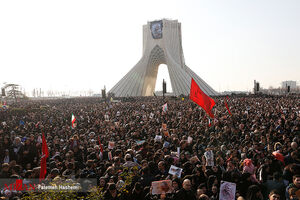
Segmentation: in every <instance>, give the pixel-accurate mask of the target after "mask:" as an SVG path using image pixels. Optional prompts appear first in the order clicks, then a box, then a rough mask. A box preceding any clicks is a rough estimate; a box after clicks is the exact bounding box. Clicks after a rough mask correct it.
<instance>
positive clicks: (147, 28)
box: [109, 19, 218, 97]
mask: <svg viewBox="0 0 300 200" xmlns="http://www.w3.org/2000/svg"><path fill="white" fill-rule="evenodd" d="M181 41H182V38H181V24H180V23H179V22H178V21H177V20H166V19H163V20H159V21H152V22H148V23H147V24H146V25H144V26H143V56H142V58H141V59H140V60H139V61H138V63H137V64H136V65H135V66H134V67H133V68H132V69H131V70H130V71H129V72H128V73H127V74H126V75H125V76H124V77H123V78H122V79H121V80H120V81H119V82H118V83H117V84H116V85H115V86H114V87H113V88H112V89H111V90H110V91H109V93H112V94H114V96H116V97H126V96H153V93H154V89H155V84H156V78H157V72H158V66H159V65H160V64H166V65H167V66H168V71H169V75H170V80H171V85H172V89H173V93H174V95H175V96H180V95H181V94H183V95H185V96H187V95H189V93H190V86H191V79H192V78H194V80H195V81H196V83H197V84H198V85H199V87H200V88H201V90H202V91H203V92H205V93H206V94H207V95H209V96H216V95H218V93H217V92H216V91H215V90H213V89H212V88H211V87H210V86H209V85H208V84H207V83H206V82H204V81H203V80H202V79H201V78H200V77H199V76H198V75H197V74H195V73H194V72H193V71H192V70H191V69H190V68H189V67H188V66H186V65H185V62H184V56H183V51H182V43H181Z"/></svg>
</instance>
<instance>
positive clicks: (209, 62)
mask: <svg viewBox="0 0 300 200" xmlns="http://www.w3.org/2000/svg"><path fill="white" fill-rule="evenodd" d="M299 10H300V1H299V0H286V1H282V0H251V1H249V0H207V1H202V0H182V1H178V0H177V1H176V0H151V1H144V0H126V1H124V0H118V1H117V0H110V1H107V0H106V1H101V0H88V1H86V0H85V1H83V0H82V1H78V0H69V1H68V0H51V1H43V0H36V1H30V0H26V1H24V0H22V1H17V0H16V1H0V69H1V75H0V85H1V86H2V85H3V82H8V83H17V84H20V85H21V86H23V87H24V88H25V89H26V91H27V92H29V91H31V90H32V89H33V88H42V90H44V91H45V92H46V91H47V90H60V91H71V92H75V91H83V90H93V91H94V92H95V93H100V91H101V89H102V88H103V87H104V85H105V86H106V88H107V89H108V90H109V89H111V88H112V87H113V86H114V85H115V84H116V83H117V82H118V81H119V80H120V79H121V78H122V77H123V76H124V75H125V74H126V73H127V72H128V71H129V70H130V69H131V68H132V67H133V66H134V65H135V64H136V63H137V62H138V60H139V59H140V58H141V56H142V25H143V24H146V23H147V21H152V20H155V19H161V18H169V19H178V21H179V22H181V24H182V43H183V52H184V57H185V62H186V65H187V66H189V67H190V68H191V69H192V70H193V71H194V72H196V73H197V74H198V75H199V76H200V77H201V78H202V79H204V80H205V81H206V82H207V83H208V84H210V85H211V86H212V87H213V88H214V89H215V90H216V91H224V90H227V91H228V90H231V91H233V90H250V89H252V87H253V80H254V79H256V80H258V81H259V82H260V83H261V86H262V87H265V88H268V87H270V86H273V87H278V86H280V83H281V81H284V80H296V81H300V55H299V54H300V39H299V37H300V12H299ZM168 76H169V75H168V73H167V68H166V66H163V65H161V67H160V68H159V74H158V81H157V87H156V88H157V89H158V90H160V89H161V88H162V86H161V80H162V79H163V78H165V79H169V78H168ZM167 84H168V83H167ZM170 86H171V85H170V84H168V89H170Z"/></svg>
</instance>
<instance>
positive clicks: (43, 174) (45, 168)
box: [40, 133, 49, 181]
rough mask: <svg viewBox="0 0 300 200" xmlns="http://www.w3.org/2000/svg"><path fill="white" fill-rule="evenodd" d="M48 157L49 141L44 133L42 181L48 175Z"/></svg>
mask: <svg viewBox="0 0 300 200" xmlns="http://www.w3.org/2000/svg"><path fill="white" fill-rule="evenodd" d="M48 156H49V151H48V146H47V141H46V139H45V135H44V133H43V138H42V157H41V171H40V181H41V180H43V179H45V176H46V174H47V158H48Z"/></svg>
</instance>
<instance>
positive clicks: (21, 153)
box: [0, 96, 300, 200]
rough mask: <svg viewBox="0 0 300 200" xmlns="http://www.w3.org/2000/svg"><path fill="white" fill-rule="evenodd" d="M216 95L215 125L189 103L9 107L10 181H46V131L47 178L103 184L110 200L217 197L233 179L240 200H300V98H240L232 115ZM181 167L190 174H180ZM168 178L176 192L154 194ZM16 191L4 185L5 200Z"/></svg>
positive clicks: (2, 170) (3, 130) (6, 163)
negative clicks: (42, 164)
mask: <svg viewBox="0 0 300 200" xmlns="http://www.w3.org/2000/svg"><path fill="white" fill-rule="evenodd" d="M214 99H215V101H216V105H215V106H214V108H213V113H214V115H215V118H214V119H211V120H209V118H208V117H207V114H206V113H205V112H204V111H203V109H201V107H199V106H198V105H196V104H195V103H194V102H192V101H190V100H189V99H188V98H185V99H184V98H172V97H166V98H162V97H143V98H123V99H120V101H113V102H110V101H107V102H104V101H101V99H99V98H77V99H76V98H74V99H59V100H43V101H34V100H31V101H26V102H19V103H14V104H13V105H11V106H10V107H9V108H8V109H2V110H1V111H0V163H1V165H0V179H4V178H21V179H30V178H36V179H38V178H39V174H40V159H41V151H42V140H41V136H42V133H44V134H45V136H46V141H47V145H48V148H49V157H48V159H47V175H46V180H47V179H55V178H57V177H59V178H61V179H78V178H96V180H97V184H98V188H100V189H101V190H102V191H103V192H104V196H103V198H104V199H105V200H106V199H107V200H109V199H135V200H139V199H149V200H152V199H170V200H172V199H174V200H178V199H181V200H183V199H191V200H193V199H206V200H209V199H210V200H216V199H219V195H220V187H221V186H222V184H223V183H227V182H231V183H235V187H236V190H235V191H236V192H235V199H239V200H242V199H246V200H264V199H281V200H295V199H299V193H300V154H299V153H300V152H299V144H300V135H299V133H300V97H299V96H265V97H260V96H242V97H241V96H231V97H229V99H228V100H227V101H228V106H229V109H230V111H231V113H232V115H230V114H229V113H228V110H227V109H226V107H225V105H224V98H223V97H216V98H214ZM165 103H167V111H166V112H164V111H163V110H162V105H164V104H165ZM72 113H73V114H74V116H75V117H76V122H75V123H76V127H75V128H72V127H71V115H72ZM100 143H101V146H100ZM101 147H102V148H101ZM101 149H103V151H101ZM172 165H173V166H176V167H178V168H181V169H182V172H181V171H180V170H179V171H180V172H181V173H180V172H179V173H176V174H175V175H171V174H170V173H169V169H170V167H171V166H172ZM125 171H126V172H127V171H130V172H131V173H130V174H131V175H130V176H131V177H130V181H128V180H125V179H127V178H128V177H124V176H123V174H124V172H125ZM161 180H171V181H172V188H171V190H170V191H169V192H167V193H164V192H163V193H162V194H152V193H153V189H154V188H153V186H152V183H153V182H154V181H161ZM124 185H125V189H124V187H123V186H124ZM121 188H122V189H121ZM223 189H224V188H223ZM227 189H228V188H227ZM229 190H232V188H229ZM225 192H226V188H225ZM227 192H228V193H230V192H231V191H227ZM14 195H15V196H20V195H19V193H17V194H14V193H9V192H7V191H5V189H3V188H1V194H0V197H1V196H2V197H7V196H9V197H13V196H14ZM224 195H226V194H224ZM297 195H298V197H297ZM15 198H16V197H15Z"/></svg>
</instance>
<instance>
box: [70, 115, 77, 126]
mask: <svg viewBox="0 0 300 200" xmlns="http://www.w3.org/2000/svg"><path fill="white" fill-rule="evenodd" d="M71 122H72V128H75V127H76V123H75V122H76V118H75V116H74V114H73V113H72V118H71Z"/></svg>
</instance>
